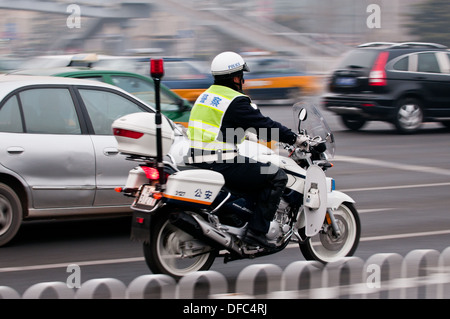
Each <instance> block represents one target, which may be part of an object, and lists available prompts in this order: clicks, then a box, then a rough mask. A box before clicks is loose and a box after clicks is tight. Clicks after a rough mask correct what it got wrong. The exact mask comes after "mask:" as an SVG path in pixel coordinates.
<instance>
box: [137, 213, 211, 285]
mask: <svg viewBox="0 0 450 319" xmlns="http://www.w3.org/2000/svg"><path fill="white" fill-rule="evenodd" d="M150 234H151V235H150V241H149V242H148V243H144V245H143V248H144V256H145V261H146V263H147V265H148V267H149V268H150V270H151V271H152V272H153V273H155V274H167V275H169V276H172V277H174V278H175V279H177V280H178V279H180V278H182V277H183V276H186V275H187V274H189V273H192V272H196V271H201V270H208V269H209V268H210V267H211V265H212V264H213V263H214V260H215V258H216V252H215V250H213V249H211V247H209V246H207V245H205V244H203V243H202V242H200V241H198V240H196V239H195V238H194V237H192V236H191V235H189V234H187V233H186V232H184V231H182V230H181V229H179V228H178V227H176V226H174V225H172V224H171V223H170V221H169V214H168V213H167V212H164V213H163V214H159V215H156V216H155V217H154V218H153V219H152V224H151V227H150ZM188 246H193V247H194V249H195V256H186V255H183V247H188ZM192 251H193V250H191V252H192ZM185 252H187V253H189V249H187V251H185Z"/></svg>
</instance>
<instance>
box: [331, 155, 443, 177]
mask: <svg viewBox="0 0 450 319" xmlns="http://www.w3.org/2000/svg"><path fill="white" fill-rule="evenodd" d="M333 161H343V162H349V163H357V164H364V165H373V166H380V167H387V168H394V169H399V170H404V171H414V172H423V173H432V174H437V175H441V176H442V175H447V176H450V170H448V169H444V168H438V167H431V166H423V165H409V164H405V163H395V162H388V161H381V160H375V159H371V158H363V157H353V156H343V155H339V156H336V157H335V158H333Z"/></svg>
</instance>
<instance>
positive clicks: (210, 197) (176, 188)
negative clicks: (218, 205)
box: [164, 169, 225, 206]
mask: <svg viewBox="0 0 450 319" xmlns="http://www.w3.org/2000/svg"><path fill="white" fill-rule="evenodd" d="M224 184H225V180H224V178H223V176H222V174H220V173H218V172H215V171H211V170H206V169H192V170H186V171H181V172H176V173H175V174H173V175H170V176H169V178H168V179H167V185H166V191H165V192H164V197H166V198H167V199H168V202H171V201H172V202H173V201H176V202H177V204H180V203H181V204H185V205H189V206H191V205H207V206H208V205H211V203H212V202H213V201H214V199H215V198H216V197H217V195H218V194H219V192H220V189H221V188H222V186H223V185H224Z"/></svg>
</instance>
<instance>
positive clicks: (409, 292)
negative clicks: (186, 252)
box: [0, 247, 450, 299]
mask: <svg viewBox="0 0 450 319" xmlns="http://www.w3.org/2000/svg"><path fill="white" fill-rule="evenodd" d="M2 298H3V299H19V298H23V299H73V298H75V299H146V298H153V299H195V298H202V299H204V298H212V299H227V298H229V299H235V298H239V299H245V298H268V299H277V298H282V299H294V298H305V299H308V298H309V299H323V298H364V299H365V298H368V299H372V298H376V299H380V298H382V299H387V298H400V299H441V298H450V247H448V248H447V249H445V250H444V251H442V253H440V252H438V251H437V250H431V249H426V250H413V251H411V252H410V253H408V254H407V255H406V256H405V257H402V256H401V255H399V254H396V253H386V254H375V255H372V256H371V257H370V258H368V259H367V260H366V261H365V262H364V261H363V260H362V259H361V258H359V257H347V258H343V259H341V260H339V261H337V262H333V263H329V264H326V265H323V264H320V263H318V262H315V261H297V262H293V263H291V264H289V265H288V266H287V267H286V268H285V269H284V270H283V269H281V268H280V267H279V266H277V265H274V264H254V265H250V266H248V267H246V268H244V269H243V270H242V271H241V272H240V273H239V275H238V277H237V278H236V280H235V282H234V284H233V285H231V284H230V283H229V281H228V280H227V278H225V276H224V275H222V274H221V273H219V272H217V271H212V270H210V271H203V272H196V273H192V274H189V275H187V276H185V277H183V278H182V279H181V280H180V281H178V282H176V281H175V280H174V279H173V278H172V277H169V276H167V275H157V274H150V275H143V276H140V277H137V278H135V279H134V280H133V281H131V282H130V284H129V285H128V286H126V285H125V284H124V283H123V282H121V281H120V280H117V279H114V278H100V279H91V280H88V281H86V282H85V283H83V284H82V285H81V287H80V288H69V287H68V285H67V284H66V283H64V282H43V283H38V284H35V285H33V286H31V287H29V288H28V289H27V290H26V291H25V292H24V293H23V294H22V295H20V294H19V293H18V292H17V291H15V290H14V289H13V288H11V287H7V286H0V299H2Z"/></svg>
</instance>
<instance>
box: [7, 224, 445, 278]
mask: <svg viewBox="0 0 450 319" xmlns="http://www.w3.org/2000/svg"><path fill="white" fill-rule="evenodd" d="M448 234H450V229H447V230H436V231H427V232H420V233H407V234H395V235H383V236H369V237H362V238H361V239H360V241H361V242H366V241H378V240H389V239H400V238H409V237H423V236H436V235H448ZM286 248H298V244H297V243H292V244H289V245H287V247H286ZM141 261H145V258H144V257H131V258H119V259H104V260H92V261H79V262H67V263H57V264H47V265H32V266H23V267H4V268H0V273H5V272H14V271H29V270H45V269H53V268H67V266H68V265H71V264H76V265H78V266H95V265H106V264H119V263H130V262H141Z"/></svg>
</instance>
